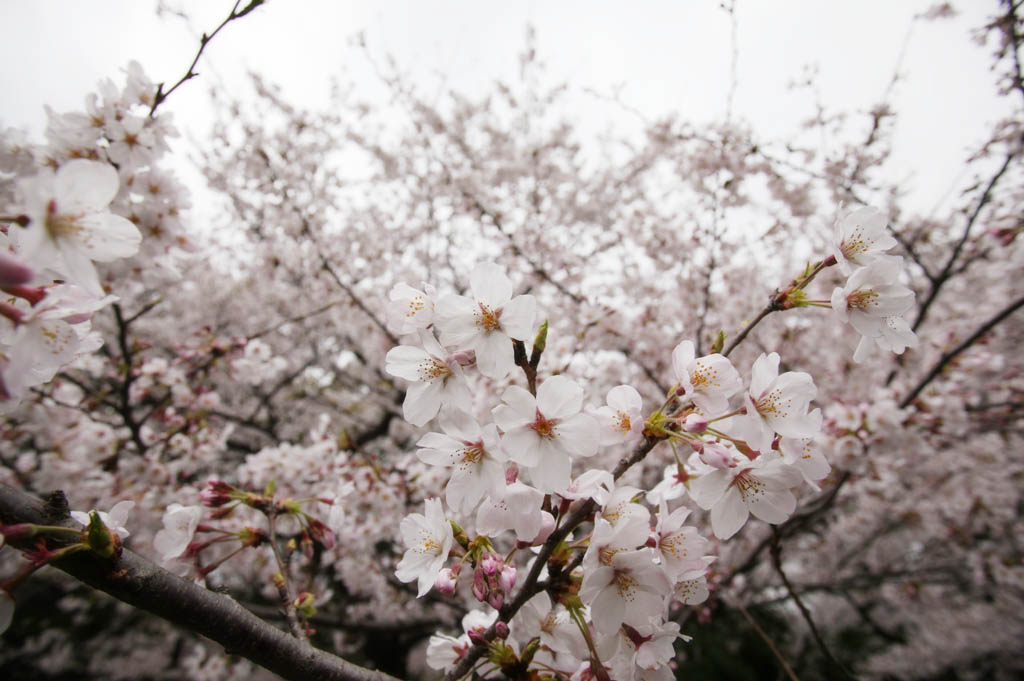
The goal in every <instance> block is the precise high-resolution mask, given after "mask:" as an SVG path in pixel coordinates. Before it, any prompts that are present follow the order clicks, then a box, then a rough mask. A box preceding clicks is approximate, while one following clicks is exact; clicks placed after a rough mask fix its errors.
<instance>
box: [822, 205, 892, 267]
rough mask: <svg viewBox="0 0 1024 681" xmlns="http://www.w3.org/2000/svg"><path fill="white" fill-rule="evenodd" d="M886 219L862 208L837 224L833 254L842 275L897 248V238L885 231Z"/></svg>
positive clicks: (883, 256)
mask: <svg viewBox="0 0 1024 681" xmlns="http://www.w3.org/2000/svg"><path fill="white" fill-rule="evenodd" d="M888 222H889V219H888V218H887V217H886V216H885V214H884V213H882V212H881V211H879V210H878V209H877V208H873V207H871V206H863V207H861V208H858V209H856V210H854V211H852V212H850V213H849V214H847V215H845V216H844V217H842V218H841V219H839V220H837V221H836V225H835V237H834V241H833V242H832V253H833V255H834V256H835V258H836V262H837V263H838V264H839V269H841V270H842V271H843V274H847V275H848V274H850V272H852V271H853V268H854V266H864V265H868V264H869V263H872V262H876V261H879V260H880V259H885V258H887V257H889V256H885V255H882V254H883V253H884V252H885V251H887V250H889V249H890V248H892V247H893V246H895V245H896V239H895V238H893V236H892V235H891V234H889V233H888V232H887V231H886V226H887V224H888Z"/></svg>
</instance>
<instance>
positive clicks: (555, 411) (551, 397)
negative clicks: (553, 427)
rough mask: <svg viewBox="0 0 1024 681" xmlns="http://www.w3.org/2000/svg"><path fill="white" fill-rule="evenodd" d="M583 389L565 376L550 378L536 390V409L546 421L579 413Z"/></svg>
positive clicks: (581, 405)
mask: <svg viewBox="0 0 1024 681" xmlns="http://www.w3.org/2000/svg"><path fill="white" fill-rule="evenodd" d="M582 407H583V388H581V387H580V386H579V385H577V384H576V382H575V381H573V380H572V379H569V378H566V377H565V376H552V377H551V378H549V379H548V380H546V381H544V382H543V383H541V385H540V387H539V388H537V409H538V410H540V413H541V414H543V415H544V417H545V418H547V419H561V418H565V417H567V416H572V415H573V414H577V413H579V411H580V409H581V408H582Z"/></svg>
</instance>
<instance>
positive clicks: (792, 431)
mask: <svg viewBox="0 0 1024 681" xmlns="http://www.w3.org/2000/svg"><path fill="white" fill-rule="evenodd" d="M817 394H818V389H817V388H816V387H815V385H814V380H813V379H812V378H811V376H810V374H807V373H805V372H803V371H787V372H786V373H784V374H782V375H781V376H780V375H779V354H778V353H777V352H773V353H771V354H770V355H765V354H764V353H761V356H760V357H758V358H757V361H756V362H754V368H753V370H752V372H751V377H750V390H749V391H748V392H747V394H746V395H745V396H744V401H745V403H746V407H747V413H746V414H745V415H743V416H741V417H738V418H733V419H730V427H735V428H737V429H738V430H739V431H741V432H742V434H743V436H744V437H745V438H746V440H747V444H749V445H750V446H751V447H752V448H754V449H757V450H760V451H766V450H767V449H768V448H769V447H771V444H772V440H773V439H774V437H773V436H774V433H778V434H779V435H782V436H783V437H796V438H803V437H814V436H815V435H817V434H818V432H819V431H820V430H821V410H820V409H815V410H814V411H812V412H810V413H808V412H807V408H808V407H809V406H810V402H811V400H813V399H814V397H815V396H816V395H817Z"/></svg>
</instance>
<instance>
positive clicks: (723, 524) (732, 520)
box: [711, 487, 749, 539]
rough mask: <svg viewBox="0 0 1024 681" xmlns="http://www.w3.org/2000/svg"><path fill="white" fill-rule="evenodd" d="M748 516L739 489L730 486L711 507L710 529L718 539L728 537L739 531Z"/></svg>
mask: <svg viewBox="0 0 1024 681" xmlns="http://www.w3.org/2000/svg"><path fill="white" fill-rule="evenodd" d="M748 516H749V511H748V510H747V505H746V504H745V503H743V498H742V497H741V496H740V493H739V490H738V489H736V488H735V487H731V488H729V491H727V492H726V493H725V495H724V496H723V497H722V498H721V499H720V500H719V502H718V503H717V504H715V506H714V508H712V509H711V530H712V531H713V532H714V533H715V536H716V537H718V538H719V539H728V538H729V537H731V536H733V535H734V534H736V533H737V532H739V530H740V528H741V527H743V524H744V523H746V522H747V517H748Z"/></svg>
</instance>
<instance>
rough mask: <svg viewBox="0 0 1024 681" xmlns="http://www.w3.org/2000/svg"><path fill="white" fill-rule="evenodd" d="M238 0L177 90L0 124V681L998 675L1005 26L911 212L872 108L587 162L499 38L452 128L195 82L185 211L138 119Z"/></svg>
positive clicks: (1012, 620) (1009, 37) (1003, 468)
mask: <svg viewBox="0 0 1024 681" xmlns="http://www.w3.org/2000/svg"><path fill="white" fill-rule="evenodd" d="M261 4H262V2H261V1H260V0H253V1H252V2H250V3H249V4H247V5H243V3H242V2H237V3H235V5H234V7H233V8H232V10H231V12H230V14H229V15H228V16H227V18H226V19H225V20H224V22H223V23H221V24H220V25H219V26H218V27H216V30H214V31H212V32H211V33H209V34H204V35H203V38H202V41H201V44H200V48H199V50H198V52H197V54H196V55H195V59H194V60H193V61H192V63H191V65H190V66H189V68H188V70H187V72H186V74H185V76H184V77H182V78H181V80H180V81H178V82H177V83H176V84H167V83H161V84H155V83H154V82H153V81H152V80H150V77H149V76H147V74H145V73H144V72H143V70H142V68H141V66H139V65H138V64H137V63H135V62H132V63H131V64H130V65H128V66H127V67H126V69H125V72H124V74H122V76H121V77H120V78H121V80H120V81H113V80H111V81H104V82H103V83H101V84H100V86H99V88H98V89H99V92H98V93H97V94H96V95H93V96H90V97H89V98H88V99H87V100H86V102H85V106H84V109H83V110H82V111H79V112H71V113H55V112H52V111H50V112H48V115H49V123H48V126H47V131H46V141H45V142H44V143H41V144H35V143H30V142H28V141H26V140H25V139H24V138H23V137H21V136H19V134H18V133H16V132H15V131H10V130H5V131H3V132H2V133H0V222H2V225H3V226H4V230H3V236H2V237H0V288H2V289H3V291H4V295H5V297H4V298H3V300H2V301H0V316H2V319H0V324H2V326H0V396H2V397H3V398H4V401H3V402H2V403H0V408H2V410H3V418H4V430H3V437H2V438H0V476H2V482H3V483H4V487H3V488H2V493H0V523H2V524H0V536H2V538H3V546H2V549H3V550H2V551H0V556H3V559H2V561H3V562H2V563H0V566H2V568H3V572H2V573H0V577H2V579H3V581H2V582H0V627H3V628H4V629H5V630H6V633H5V634H4V637H5V642H10V644H11V645H9V646H8V647H7V650H8V651H9V652H4V653H0V659H3V660H4V662H3V664H5V665H15V664H17V665H27V667H28V668H31V669H33V670H35V671H36V672H37V673H39V674H46V673H54V674H56V673H85V672H88V673H91V674H94V675H99V676H104V677H124V678H139V677H140V676H141V675H145V676H147V677H153V678H164V677H170V676H175V678H179V677H180V676H182V674H184V675H186V676H188V677H189V678H193V677H194V678H226V677H252V676H255V675H259V674H261V673H263V672H261V671H260V670H258V669H257V666H259V667H262V668H264V669H265V670H269V672H271V673H274V674H278V675H280V676H281V677H284V678H310V677H315V678H339V679H349V680H351V679H385V678H392V677H394V676H397V677H401V678H414V677H420V676H423V677H427V676H429V675H430V674H434V675H435V676H437V675H444V676H445V678H447V679H450V680H452V681H454V680H456V679H462V678H469V677H470V676H471V675H475V676H479V677H482V678H497V677H499V676H504V677H507V678H514V679H519V678H538V679H539V678H550V679H570V678H571V679H589V678H594V677H596V678H599V679H615V680H616V681H632V680H633V679H670V678H673V677H676V676H679V677H684V676H693V677H697V678H702V677H703V676H708V677H709V678H722V677H729V675H730V674H732V673H733V671H732V669H731V668H730V665H734V664H736V662H735V661H734V660H733V661H729V660H726V659H723V656H722V654H721V651H722V650H729V649H731V650H742V651H744V653H745V654H748V655H750V656H753V659H756V660H761V662H756V663H755V664H763V665H766V666H770V667H771V668H772V669H777V670H778V672H779V674H785V675H786V676H787V677H788V678H791V679H796V678H799V677H800V675H803V676H804V678H815V677H827V678H879V679H881V678H940V677H942V678H954V676H945V677H944V676H943V675H944V674H946V675H950V674H952V675H966V674H968V673H970V672H972V671H974V670H980V671H981V672H983V673H986V674H988V676H989V678H1011V677H1012V676H1013V675H1014V674H1019V672H1020V669H1021V663H1020V661H1019V660H1018V659H1017V656H1016V655H1015V654H1014V653H1015V652H1016V645H1017V643H1016V642H1017V641H1019V640H1020V638H1021V636H1022V635H1024V622H1022V621H1021V618H1020V614H1019V613H1020V612H1021V607H1020V606H1021V605H1022V603H1021V600H1022V596H1024V593H1022V591H1021V586H1020V585H1021V579H1022V576H1024V572H1022V567H1021V566H1022V563H1021V554H1020V550H1019V545H1020V541H1021V539H1022V537H1021V532H1022V528H1024V525H1022V524H1021V520H1020V507H1021V501H1020V484H1019V483H1020V478H1021V475H1022V474H1024V469H1022V465H1024V462H1022V461H1021V460H1020V455H1019V452H1020V451H1022V446H1021V445H1022V442H1021V435H1022V431H1021V395H1022V390H1024V382H1022V374H1021V369H1022V364H1021V361H1020V359H1019V353H1017V352H1016V347H1017V344H1018V343H1019V340H1020V336H1021V333H1022V325H1021V315H1020V312H1019V311H1020V308H1021V306H1022V305H1024V292H1022V291H1021V284H1020V278H1019V270H1020V263H1021V262H1024V258H1022V257H1021V253H1020V250H1021V240H1020V239H1018V238H1017V237H1018V236H1019V234H1020V232H1021V224H1020V217H1019V206H1020V202H1019V198H1020V196H1019V195H1020V187H1021V181H1022V179H1024V172H1022V171H1024V168H1022V164H1021V159H1022V148H1021V145H1022V140H1024V137H1022V131H1021V127H1020V126H1021V121H1022V120H1024V117H1022V115H1021V112H1022V110H1024V100H1022V97H1024V80H1022V76H1021V70H1020V61H1019V49H1020V46H1021V45H1020V44H1021V41H1022V38H1021V36H1022V35H1024V32H1022V31H1024V20H1022V18H1021V17H1020V16H1019V7H1018V6H1017V5H1016V4H1015V3H1012V2H1009V1H1004V2H1002V3H999V4H997V5H994V6H993V8H992V11H993V18H992V20H991V22H990V23H989V24H988V25H986V26H984V27H980V28H979V29H978V33H977V38H978V40H979V41H980V42H982V43H983V44H985V45H987V47H988V48H989V49H991V50H992V51H993V62H992V63H993V68H994V70H995V72H996V73H997V74H998V76H999V79H1000V80H999V83H1000V88H1001V94H1002V95H1003V96H1004V97H1005V98H1006V99H1007V100H1008V101H1009V102H1011V107H1012V111H1013V115H1012V116H1011V117H1009V118H1007V119H1006V120H1004V121H1000V122H999V123H998V125H997V126H996V127H995V129H993V130H992V131H991V134H990V136H989V139H988V141H987V142H986V143H985V144H984V145H982V146H981V147H980V148H978V149H977V150H976V151H975V153H974V154H973V155H972V156H971V157H970V158H969V159H967V160H966V163H967V165H966V171H965V174H964V177H965V178H969V179H968V180H967V181H966V182H965V186H964V187H963V189H962V191H961V193H960V194H958V198H957V199H956V201H955V202H954V205H953V207H952V208H951V209H950V210H949V211H948V213H947V214H944V215H938V214H932V215H928V216H924V215H918V214H916V213H914V212H912V211H911V210H909V209H908V208H906V207H905V206H904V205H903V201H902V194H901V186H900V184H898V183H894V182H893V181H891V180H890V179H888V178H891V177H893V176H894V174H893V173H891V172H889V171H890V170H891V167H890V166H891V162H890V160H889V156H890V151H891V149H892V144H893V123H894V119H895V117H896V115H897V114H896V112H894V111H893V110H892V108H891V107H890V105H889V102H887V101H883V102H879V103H877V104H875V105H874V106H873V107H872V108H871V109H870V111H869V112H868V113H867V114H866V115H862V116H860V117H859V118H858V117H856V116H853V117H850V118H849V119H845V123H842V124H841V123H839V122H838V118H835V117H833V116H832V115H831V112H826V111H820V112H818V115H817V117H816V118H815V119H814V120H813V121H812V122H811V123H810V124H809V126H808V129H807V130H806V131H805V132H804V133H802V134H801V135H799V136H798V137H796V138H793V139H784V140H774V139H767V138H763V137H762V136H760V135H759V134H758V133H757V131H756V130H752V129H750V128H748V127H747V126H745V125H744V124H741V123H739V122H734V121H731V120H730V121H725V122H720V123H717V124H714V125H705V126H700V127H697V126H694V125H693V124H691V123H688V122H686V121H684V120H681V119H678V118H666V119H662V120H657V121H645V122H644V128H643V133H642V137H641V139H639V140H613V141H611V142H609V141H605V142H604V144H605V145H606V146H604V147H601V146H600V143H596V142H589V141H588V142H587V143H586V144H584V142H583V141H581V139H580V137H579V132H578V130H577V129H576V128H575V127H574V124H573V122H572V121H571V120H570V119H568V118H566V117H565V114H564V113H563V112H564V111H565V107H564V106H562V104H563V101H564V97H565V96H566V90H565V88H564V87H563V86H560V85H559V86H552V85H550V84H549V83H548V81H547V79H546V76H545V72H544V70H543V68H542V66H541V65H540V64H539V63H538V62H537V61H536V58H535V55H536V49H535V48H534V46H533V45H532V44H528V46H527V49H526V51H525V52H524V55H523V58H522V62H521V71H520V80H519V81H518V82H509V83H499V84H498V85H497V86H496V87H495V89H494V91H493V92H492V93H490V94H489V95H488V96H487V97H485V98H482V99H479V100H477V99H472V98H468V97H464V96H461V95H459V94H458V93H449V94H448V96H447V97H445V98H443V99H442V100H441V101H437V100H436V98H434V97H427V96H425V95H424V94H423V92H422V91H421V89H420V88H418V87H417V86H416V84H415V83H413V82H411V81H410V80H409V79H408V78H407V77H406V76H404V75H403V74H402V73H401V72H400V71H399V70H398V69H397V67H393V66H387V65H377V67H378V69H377V73H378V77H379V78H380V81H381V84H382V85H383V86H385V87H386V88H387V90H388V92H389V93H390V94H391V97H390V100H389V103H387V104H380V103H369V102H367V101H365V100H364V99H363V94H362V93H361V92H360V90H359V88H358V87H356V86H354V85H353V86H347V85H344V84H339V85H338V86H337V87H336V88H335V89H334V92H333V100H332V102H331V104H330V106H329V107H327V108H326V109H325V110H323V111H311V110H303V109H300V108H297V107H295V106H293V105H292V104H290V103H289V102H288V101H287V100H286V99H285V98H284V97H283V96H282V95H281V93H280V91H279V90H277V89H276V88H275V87H274V86H272V85H270V84H268V83H266V82H264V81H263V80H262V79H261V78H259V77H258V76H254V77H253V82H252V85H253V89H254V92H255V97H254V101H252V102H246V103H242V102H239V101H233V100H231V99H229V98H227V97H226V96H224V95H218V96H217V104H218V106H219V112H220V113H219V118H218V120H217V122H216V123H215V125H214V128H213V131H212V135H211V138H210V139H209V140H208V143H206V144H205V145H204V146H203V148H202V154H203V156H202V160H201V170H202V172H203V173H204V175H205V178H206V181H207V182H208V184H209V186H210V187H211V188H212V189H213V190H214V191H215V192H216V194H217V196H218V197H219V198H220V200H221V204H220V207H219V209H220V213H219V214H218V217H216V221H217V223H216V224H214V225H213V226H212V229H205V230H204V229H200V228H199V227H198V226H197V225H193V224H190V222H189V218H188V209H189V202H190V199H189V192H188V190H187V189H186V188H185V187H184V186H183V185H182V184H181V183H180V182H179V181H178V180H177V179H176V177H175V175H174V173H173V172H172V171H171V170H170V165H171V164H170V161H169V158H168V152H169V151H170V145H169V139H170V138H172V137H173V136H174V135H175V134H176V130H175V127H174V125H173V124H172V122H171V110H172V109H173V105H174V99H173V96H172V95H173V93H174V91H175V90H176V89H177V88H178V87H179V86H182V85H184V84H185V83H186V82H187V81H188V80H191V79H192V78H193V77H194V76H195V73H196V72H195V71H194V69H195V67H196V64H197V63H198V61H199V59H200V58H201V57H202V53H203V48H205V46H206V45H207V44H208V42H209V41H210V40H212V39H214V37H215V36H216V34H217V33H218V32H219V31H220V30H222V29H224V28H225V27H226V26H228V24H230V23H232V22H234V21H236V20H239V19H242V18H244V17H245V16H246V15H248V14H249V13H251V12H252V11H254V10H257V9H258V8H259V6H260V5H261ZM950 11H951V10H950V9H949V8H948V7H946V6H940V7H937V8H936V9H935V10H933V11H931V12H929V13H928V14H927V15H922V16H921V17H920V18H919V19H918V20H920V21H926V20H941V19H942V18H943V16H944V15H945V14H948V13H949V12H950ZM232 30H244V26H243V25H239V26H238V28H237V29H235V28H232ZM529 40H531V38H529V37H528V41H529ZM609 106H615V105H614V103H613V104H609ZM843 126H845V127H843ZM859 133H863V137H861V138H859V139H858V138H857V137H856V136H857V135H858V134H859ZM613 142H622V143H621V144H618V143H614V144H613ZM590 144H596V145H598V146H597V147H596V148H597V151H598V153H597V154H596V155H595V154H594V153H593V147H590V146H587V145H590ZM595 159H599V161H595ZM751 234H758V235H759V236H757V237H756V238H753V237H752V236H751ZM51 568H58V569H59V570H61V571H63V572H64V573H67V575H70V577H62V576H60V574H59V573H58V572H57V571H56V570H52V569H51ZM83 585H87V586H83ZM98 592H106V593H107V594H110V595H111V596H113V597H114V599H116V600H108V599H100V598H99V597H98V596H97V595H96V594H97V593H98ZM124 604H127V605H124ZM146 613H152V614H154V615H156V616H157V617H156V618H154V617H150V616H148V615H147V614H146ZM100 622H102V623H104V624H103V625H102V626H100V624H99V623H100ZM993 625H996V626H993ZM197 633H198V634H201V635H202V636H203V637H205V639H201V638H199V637H197V636H195V634H197ZM955 678H960V676H955ZM963 678H968V677H967V676H963Z"/></svg>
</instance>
